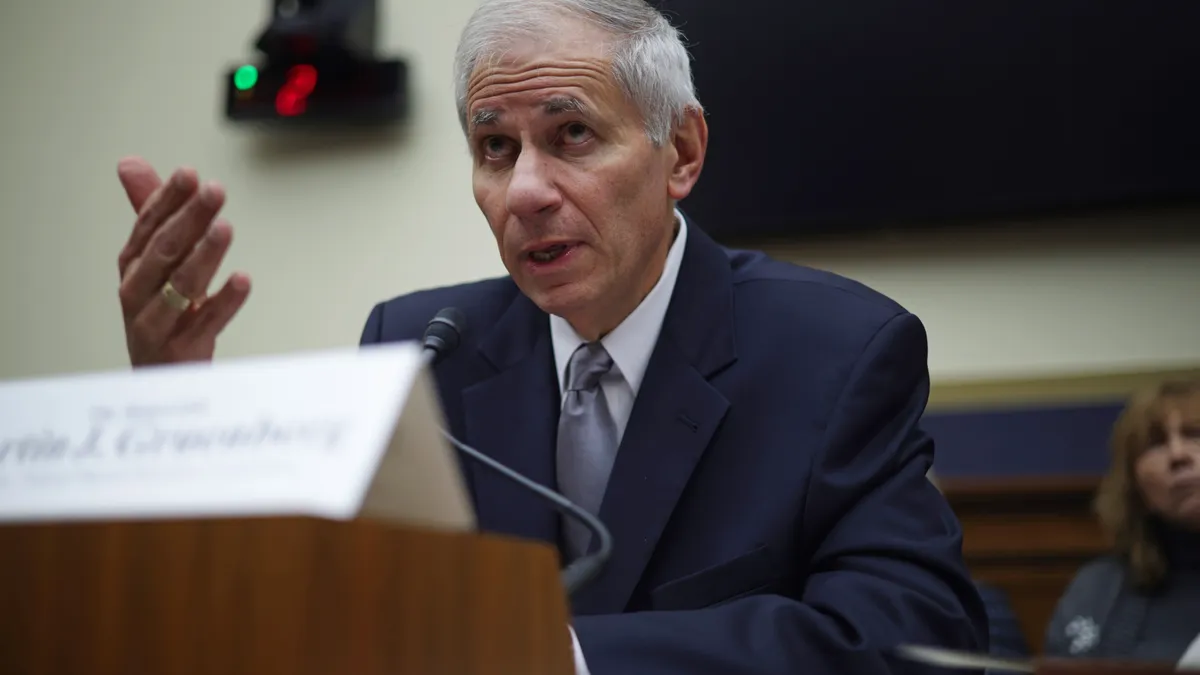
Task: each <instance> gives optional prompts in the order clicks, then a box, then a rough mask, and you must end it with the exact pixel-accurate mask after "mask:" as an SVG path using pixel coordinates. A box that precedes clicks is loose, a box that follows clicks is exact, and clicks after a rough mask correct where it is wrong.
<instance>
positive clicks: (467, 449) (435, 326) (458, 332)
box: [422, 307, 613, 595]
mask: <svg viewBox="0 0 1200 675" xmlns="http://www.w3.org/2000/svg"><path fill="white" fill-rule="evenodd" d="M466 324H467V320H466V317H465V316H464V315H463V313H462V312H461V311H459V310H458V309H457V308H455V307H447V308H445V309H443V310H441V311H439V312H438V313H437V314H436V315H434V317H433V318H432V319H430V321H429V325H428V326H426V327H425V335H424V337H423V339H422V346H423V347H424V350H423V354H424V355H425V357H426V359H427V360H428V363H429V365H430V366H431V367H432V366H434V365H436V364H437V363H438V362H439V361H441V360H442V359H443V358H445V357H446V356H448V355H449V354H450V352H452V351H454V350H455V349H457V348H458V345H459V342H461V336H462V333H463V331H464V329H465V327H466ZM442 435H443V436H445V437H446V440H448V441H450V444H451V445H453V446H454V447H456V448H458V449H459V451H461V452H462V453H463V454H465V455H467V456H468V457H470V458H471V459H472V460H474V461H476V462H479V463H480V464H483V465H484V466H486V467H488V468H489V469H491V470H492V471H495V472H496V473H498V474H500V475H501V476H504V477H505V478H507V479H509V480H511V481H513V482H514V483H516V484H517V485H520V486H521V487H523V488H525V489H526V490H529V491H530V492H533V493H534V494H536V495H537V496H539V497H541V498H542V499H544V500H546V501H548V502H550V504H552V505H553V506H554V508H555V509H557V510H558V511H559V512H560V513H563V514H564V515H566V516H569V517H571V518H574V519H576V520H578V521H580V522H581V523H583V525H584V527H586V528H587V529H588V530H590V531H591V533H592V536H593V537H595V538H596V541H598V542H600V546H599V547H598V548H597V549H596V552H595V553H590V554H588V555H584V556H580V557H579V558H577V559H575V560H574V561H573V562H572V563H571V564H569V565H567V566H566V568H564V569H563V571H562V583H563V586H564V587H565V588H566V590H567V595H574V594H575V592H576V591H578V590H579V589H581V588H583V586H584V585H586V584H587V583H588V582H589V581H591V580H592V579H594V578H595V577H596V575H597V574H599V573H600V570H601V569H603V567H604V565H605V564H606V563H607V562H608V559H609V557H610V556H611V555H612V545H613V542H612V535H611V534H609V532H608V528H606V527H605V526H604V523H601V522H600V519H599V518H596V517H595V516H593V515H592V514H590V513H588V512H587V511H586V510H584V509H583V508H582V507H580V506H578V505H577V504H575V503H574V502H572V501H571V500H569V499H567V498H566V497H564V496H562V495H561V494H559V493H557V492H555V491H553V490H550V489H548V488H546V487H545V486H543V485H541V484H539V483H537V482H535V481H533V480H530V479H529V478H526V477H525V476H522V475H521V474H519V473H517V472H516V471H513V470H512V469H510V468H508V467H507V466H504V465H503V464H501V463H499V462H497V461H496V460H494V459H492V458H491V457H488V456H487V455H485V454H483V453H482V452H480V451H478V450H476V449H475V448H472V447H471V446H469V445H467V444H466V443H463V442H462V441H460V440H458V439H457V438H455V437H454V436H453V435H451V433H450V432H449V431H447V430H445V429H442Z"/></svg>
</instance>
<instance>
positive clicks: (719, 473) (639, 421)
mask: <svg viewBox="0 0 1200 675" xmlns="http://www.w3.org/2000/svg"><path fill="white" fill-rule="evenodd" d="M447 306H455V307H458V308H459V309H461V310H462V311H463V312H464V313H465V314H466V317H467V323H468V327H467V329H466V333H465V335H464V336H463V343H462V345H461V346H460V347H459V348H458V349H457V350H456V351H455V352H454V353H453V354H451V355H450V356H449V357H447V358H446V359H445V360H444V361H442V362H441V363H440V364H438V366H437V367H436V383H437V388H438V391H439V394H440V396H441V401H442V405H443V406H444V410H445V414H446V418H447V423H448V424H449V426H450V429H451V431H452V433H454V434H455V435H457V436H458V437H459V438H460V439H462V440H463V441H465V442H466V443H468V444H470V445H473V446H475V447H476V448H478V449H479V450H481V451H483V452H485V453H487V454H488V455H490V456H492V457H494V458H495V459H497V460H499V461H500V462H503V463H504V464H506V465H508V466H509V467H511V468H513V469H515V470H517V471H519V472H521V473H523V474H524V475H526V476H528V477H530V478H532V479H534V480H536V481H539V482H541V483H542V484H544V485H547V486H550V487H554V486H555V483H556V481H555V452H554V444H555V437H556V428H557V422H558V412H559V408H560V395H559V388H558V382H557V377H556V374H555V366H554V356H553V352H552V347H551V339H550V329H549V322H548V319H547V315H546V314H545V313H543V312H542V311H541V310H540V309H539V308H538V307H537V306H536V305H534V304H533V302H532V301H530V300H529V299H528V298H527V297H525V296H524V295H523V294H522V293H521V292H520V291H519V290H518V288H517V287H516V285H515V284H514V283H513V282H512V281H511V279H509V278H499V279H490V280H486V281H480V282H474V283H469V284H464V285H459V286H453V287H447V288H437V289H432V290H426V291H421V292H417V293H413V294H410V295H405V296H402V297H399V298H395V299H393V300H390V301H387V302H384V303H381V304H379V305H377V306H376V307H374V309H373V310H372V311H371V313H370V316H369V317H368V319H367V322H366V326H365V328H364V330H363V334H362V342H363V343H364V344H371V343H379V342H388V341H397V340H419V339H420V338H421V335H422V333H423V332H424V330H425V326H426V324H427V322H428V321H429V319H430V318H431V317H432V316H433V315H434V314H435V313H436V312H437V311H438V310H439V309H442V308H444V307H447ZM926 355H927V345H926V335H925V330H924V328H923V326H922V324H921V322H920V321H919V320H918V319H917V318H916V317H914V316H913V315H912V314H909V313H908V312H906V311H905V310H904V309H903V308H902V307H900V306H899V305H897V304H896V303H894V302H892V301H891V300H889V299H888V298H886V297H884V296H882V295H880V294H878V293H876V292H874V291H872V290H870V289H868V288H866V287H864V286H862V285H860V284H857V283H855V282H852V281H849V280H847V279H844V278H841V277H838V276H835V275H832V274H828V273H824V272H820V271H816V270H813V269H808V268H804V267H800V266H795V265H791V264H786V263H781V262H777V261H774V260H771V259H770V258H768V257H766V256H764V255H762V254H760V253H753V252H742V251H733V250H729V249H726V248H724V247H721V246H719V245H717V244H716V243H715V242H714V241H713V240H712V239H710V238H708V237H707V236H706V235H705V234H704V233H703V232H701V231H700V230H699V229H697V228H695V227H692V228H691V229H690V230H689V232H688V240H687V246H686V249H685V252H684V257H683V262H682V265H681V268H680V271H679V277H678V281H677V283H676V286H675V289H674V294H673V296H672V298H671V303H670V307H669V309H668V311H667V315H666V318H665V322H664V325H663V328H662V332H661V335H660V337H659V339H658V343H657V345H656V346H655V348H654V352H653V354H652V356H651V358H650V362H649V364H648V367H647V370H646V374H645V378H644V380H643V383H642V385H641V389H640V391H639V393H638V396H637V399H636V401H635V404H634V408H633V411H632V414H631V416H630V419H629V422H628V426H627V428H626V432H625V435H624V437H623V440H622V442H621V446H620V449H619V452H618V454H617V458H616V463H615V466H614V467H613V470H612V474H611V478H610V482H609V484H608V489H607V492H606V496H605V498H604V501H603V504H602V506H601V509H600V514H599V516H600V518H601V520H603V522H604V523H605V524H606V525H607V526H608V527H609V529H610V530H611V532H612V535H613V538H614V540H615V550H614V552H613V556H612V558H611V560H610V562H609V564H608V566H607V568H606V569H605V570H604V571H603V572H602V574H601V575H600V576H599V577H598V578H597V579H596V580H594V581H593V582H592V584H591V585H590V586H588V587H587V588H585V589H583V591H582V592H581V593H580V594H579V595H577V597H576V598H575V599H574V601H573V604H572V611H573V618H572V625H573V626H574V628H575V630H576V633H577V635H578V638H579V641H580V644H581V646H582V648H583V652H584V656H585V658H586V659H587V661H588V666H589V668H590V670H591V671H592V673H593V674H594V675H608V674H610V673H611V674H613V675H637V674H639V673H654V674H664V673H681V674H682V673H713V674H717V673H781V674H782V673H787V674H788V675H794V674H795V673H814V674H815V673H828V674H830V675H834V674H839V675H840V674H849V673H879V672H886V671H889V670H890V671H892V672H895V671H898V670H901V669H904V668H905V667H904V666H902V665H901V664H899V663H898V662H896V661H893V660H891V659H888V658H887V657H886V654H885V653H884V651H883V650H886V648H889V647H892V646H894V645H897V644H899V643H906V642H911V643H921V644H935V645H943V646H946V647H952V648H959V649H968V650H976V651H986V650H987V647H988V639H987V635H988V628H987V620H986V618H985V614H984V609H983V606H982V603H981V601H980V599H979V596H978V594H977V592H976V590H975V587H974V585H973V584H972V582H971V580H970V578H969V576H968V574H967V571H966V569H965V566H964V563H963V560H962V556H961V530H960V527H959V524H958V520H957V519H956V518H955V516H954V514H953V513H952V511H951V510H950V509H949V507H948V505H947V503H946V501H945V499H944V498H943V496H942V495H941V494H940V493H939V492H938V490H937V489H936V488H935V487H934V486H933V485H932V484H931V483H930V482H929V481H928V480H927V479H926V477H925V474H926V472H927V471H928V470H929V467H930V465H931V463H932V460H933V443H932V442H931V440H930V438H929V437H928V436H926V435H925V434H924V433H922V431H921V430H920V429H919V427H918V420H919V418H920V417H921V415H922V412H923V410H924V407H925V403H926V398H927V395H928V390H929V379H928V369H927V365H926ZM463 470H464V472H465V475H466V478H467V482H468V485H469V489H470V491H471V495H472V498H473V500H474V505H475V508H476V510H477V513H478V520H479V522H480V526H481V528H482V529H484V530H486V531H490V532H497V533H504V534H509V535H516V536H519V537H528V538H532V539H538V540H543V541H547V542H553V543H555V544H556V545H557V544H558V543H559V541H558V540H559V521H558V518H559V516H558V515H557V514H556V513H555V512H554V511H553V510H552V509H550V508H549V507H548V506H547V505H546V504H545V503H544V502H542V501H541V500H540V499H538V498H537V497H535V496H532V495H530V494H528V493H526V492H525V491H522V489H521V488H520V487H518V486H516V485H514V484H512V483H510V482H509V481H508V480H506V479H505V478H503V477H501V476H498V475H496V474H494V473H492V472H491V471H489V470H488V469H487V468H486V467H482V466H478V465H473V464H470V463H469V462H464V463H463ZM914 670H915V669H914ZM937 672H945V671H937Z"/></svg>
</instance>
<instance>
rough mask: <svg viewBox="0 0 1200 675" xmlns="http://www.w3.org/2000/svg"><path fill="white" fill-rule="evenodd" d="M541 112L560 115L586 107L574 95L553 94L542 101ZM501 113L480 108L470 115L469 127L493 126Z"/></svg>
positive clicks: (585, 109)
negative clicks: (552, 96) (553, 95)
mask: <svg viewBox="0 0 1200 675" xmlns="http://www.w3.org/2000/svg"><path fill="white" fill-rule="evenodd" d="M542 112H543V113H545V114H546V115H562V114H564V113H578V114H581V115H583V114H587V113H588V107H587V105H586V104H585V103H584V102H583V101H580V100H579V99H577V98H575V97H574V96H555V97H554V98H550V99H547V100H546V101H545V102H543V103H542ZM501 115H502V113H501V112H500V110H498V109H496V108H480V109H479V110H477V111H475V114H474V115H472V116H471V128H472V129H476V128H478V127H486V126H495V125H496V124H497V123H499V122H500V117H501Z"/></svg>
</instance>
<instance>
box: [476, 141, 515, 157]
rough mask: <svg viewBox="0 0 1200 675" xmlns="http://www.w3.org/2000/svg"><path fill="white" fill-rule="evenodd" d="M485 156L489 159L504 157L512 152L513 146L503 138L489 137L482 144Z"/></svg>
mask: <svg viewBox="0 0 1200 675" xmlns="http://www.w3.org/2000/svg"><path fill="white" fill-rule="evenodd" d="M480 147H481V148H482V149H483V154H484V156H485V157H488V158H496V157H504V156H505V155H507V154H508V153H509V152H511V149H512V144H511V143H510V142H509V140H508V139H507V138H503V137H501V136H488V137H487V138H485V139H483V143H481V144H480Z"/></svg>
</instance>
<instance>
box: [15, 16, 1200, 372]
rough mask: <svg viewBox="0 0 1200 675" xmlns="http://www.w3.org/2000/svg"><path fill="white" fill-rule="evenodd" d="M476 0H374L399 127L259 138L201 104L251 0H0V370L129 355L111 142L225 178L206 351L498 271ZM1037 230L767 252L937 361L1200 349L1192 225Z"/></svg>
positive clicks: (334, 335) (260, 345)
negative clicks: (212, 335) (1157, 239)
mask: <svg viewBox="0 0 1200 675" xmlns="http://www.w3.org/2000/svg"><path fill="white" fill-rule="evenodd" d="M473 6H474V2H472V1H471V0H407V1H406V2H395V1H393V2H388V3H385V5H384V11H385V13H386V17H385V20H386V26H385V28H384V30H383V42H384V45H385V47H384V48H385V49H386V50H387V51H389V52H391V53H396V54H400V55H403V56H404V57H405V58H407V59H408V60H409V62H410V66H411V69H412V78H413V80H412V97H413V101H414V114H413V117H412V121H411V124H410V125H409V128H408V129H407V131H406V132H405V133H404V134H402V135H401V136H400V137H398V138H391V137H386V136H379V135H363V136H360V137H357V138H348V137H342V138H331V137H327V138H309V137H302V136H292V137H287V138H275V139H271V140H264V139H263V138H261V137H260V135H258V134H255V133H253V132H251V131H249V130H246V129H240V128H232V127H230V126H229V125H228V124H227V123H225V122H224V121H223V120H222V119H221V117H220V113H219V111H220V96H221V84H220V78H221V75H222V73H223V72H224V70H225V69H226V68H227V67H228V66H230V65H232V64H234V63H236V62H237V61H238V60H239V59H242V58H245V57H246V56H248V55H249V49H250V47H249V43H250V41H251V39H252V36H253V35H254V33H255V32H256V31H257V30H258V29H259V27H260V26H261V23H262V21H263V19H264V16H265V12H266V7H267V2H266V1H265V0H262V1H259V0H255V1H252V2H246V1H245V0H209V1H208V2H203V3H188V2H179V1H169V2H161V1H158V2H153V1H151V0H116V1H115V2H104V3H100V2H83V1H81V0H43V1H41V2H20V3H18V2H11V3H4V4H3V7H0V92H3V93H2V94H0V129H3V132H2V134H0V316H3V324H2V328H0V378H12V377H24V376H33V375H43V374H51V373H61V372H71V371H79V370H95V369H109V368H118V367H121V366H122V365H123V364H124V345H123V337H122V333H121V325H120V322H119V312H118V306H117V303H116V255H117V252H118V250H119V249H120V247H121V245H122V243H123V240H124V237H125V236H126V233H127V231H128V228H129V225H130V223H131V222H132V218H131V216H130V213H129V210H128V207H127V205H126V204H125V203H124V201H123V196H122V194H121V191H120V188H119V186H118V184H117V182H116V176H115V170H114V169H115V164H116V161H117V159H118V158H120V157H121V156H122V155H125V154H134V153H136V154H142V155H144V156H146V157H147V158H149V159H150V160H152V161H153V162H154V163H156V164H157V165H159V166H161V167H163V168H164V169H170V168H173V167H175V166H177V165H180V164H190V165H192V166H195V167H196V168H197V169H198V170H199V171H200V173H201V175H202V177H205V178H212V179H217V180H220V181H222V182H223V183H224V184H225V185H226V186H227V188H228V191H229V206H228V208H227V215H228V216H229V217H230V219H231V220H232V222H233V223H234V227H235V232H236V234H235V244H234V252H233V253H232V255H231V258H230V261H229V266H228V267H227V269H226V271H229V270H232V269H233V268H237V269H243V270H247V271H249V272H250V273H251V274H252V275H253V277H254V280H255V291H254V293H253V294H252V296H251V300H250V303H249V304H248V305H247V306H246V308H245V309H244V310H243V313H242V315H241V316H240V317H239V320H238V321H237V322H236V324H235V326H234V327H233V328H231V329H230V330H229V332H228V333H227V334H226V336H225V338H224V340H223V341H222V342H221V347H220V351H219V355H220V356H221V357H223V358H229V357H237V356H242V355H251V354H262V353H267V352H276V351H293V350H304V349H314V348H323V347H330V346H340V345H347V344H353V343H354V342H355V341H356V339H357V337H358V332H359V330H360V328H361V325H362V321H363V319H364V318H365V316H366V312H367V311H368V310H369V309H370V307H371V305H372V304H373V303H374V302H376V301H378V300H380V299H383V298H385V297H389V296H392V295H395V294H399V293H403V292H405V291H408V290H412V289H415V288H419V287H423V286H429V285H435V284H446V283H452V282H455V281H460V280H467V279H474V278H479V277H484V276H490V275H494V274H498V273H501V272H502V268H501V266H500V264H499V262H498V260H497V258H496V255H495V249H494V244H493V242H492V241H491V239H490V237H489V236H488V234H487V230H486V226H485V224H484V221H483V220H482V218H481V217H480V215H479V214H478V212H477V211H476V209H475V206H474V204H473V203H472V201H471V197H470V190H469V183H468V180H469V176H468V171H469V166H468V162H467V158H466V154H465V148H464V146H463V144H462V141H461V138H460V135H459V131H458V127H457V122H456V121H455V119H454V111H453V104H452V100H451V83H450V78H449V75H450V64H451V57H452V52H453V47H454V42H455V39H456V37H457V34H458V31H459V29H460V28H461V26H462V24H463V22H464V21H465V19H466V17H467V15H468V14H469V12H470V11H471V9H472V7H473ZM713 132H714V133H720V129H719V128H715V129H714V130H713ZM1178 220H1179V221H1180V222H1183V223H1184V224H1188V223H1191V222H1193V221H1195V220H1196V218H1194V217H1192V216H1187V217H1180V218H1179V219H1178ZM1048 243H1053V242H1050V241H1048V240H1047V235H1044V234H1023V235H1021V237H1020V240H1019V241H1007V242H1003V245H1001V244H998V243H997V242H987V241H983V242H981V241H980V240H979V239H977V238H975V239H972V238H967V239H965V240H961V241H957V242H951V243H948V244H938V245H934V244H922V243H921V242H917V243H916V244H912V243H910V244H908V245H907V247H908V248H909V249H911V250H905V248H906V247H905V246H901V247H899V248H897V246H896V245H887V244H882V245H857V244H856V245H847V244H841V245H836V246H825V245H822V246H812V247H805V248H803V249H794V248H793V249H791V250H787V251H784V252H783V254H784V255H786V256H788V257H792V258H796V259H800V260H804V261H808V262H813V263H814V264H818V265H821V266H825V267H830V268H832V269H835V270H838V271H841V272H844V273H847V274H849V275H851V276H854V277H856V278H858V279H860V280H862V281H864V282H866V283H868V284H871V285H873V286H875V287H877V288H879V289H880V290H882V291H884V292H887V293H889V294H891V295H893V296H894V297H896V298H897V299H898V300H900V301H902V302H904V303H906V304H907V305H909V306H910V307H911V308H912V309H913V310H914V311H916V312H918V313H919V314H920V315H921V316H922V318H923V319H924V320H925V321H926V324H927V325H928V328H929V330H930V334H931V341H932V354H931V357H930V365H931V368H932V370H933V373H934V376H935V378H937V379H939V380H941V381H948V380H953V379H958V378H969V377H977V376H994V375H1039V374H1046V373H1054V372H1059V371H1064V370H1067V371H1076V370H1082V371H1088V370H1110V369H1122V368H1127V367H1133V368H1138V367H1144V366H1147V365H1154V364H1164V363H1166V364H1173V363H1200V339H1197V336H1198V335H1200V318H1198V317H1200V313H1198V312H1197V310H1196V300H1195V298H1196V295H1197V292H1198V291H1200V265H1198V264H1197V263H1198V262H1200V244H1197V243H1196V242H1195V241H1194V240H1193V241H1192V242H1190V243H1188V242H1183V241H1166V242H1164V243H1154V242H1153V241H1150V240H1147V239H1146V238H1141V239H1140V240H1136V241H1133V242H1130V241H1128V240H1124V239H1111V238H1110V239H1109V240H1102V239H1097V240H1095V241H1093V240H1092V239H1091V238H1076V240H1075V241H1074V242H1073V243H1071V244H1069V245H1066V246H1063V245H1055V246H1051V247H1047V246H1046V244H1048ZM933 249H937V250H933Z"/></svg>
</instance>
